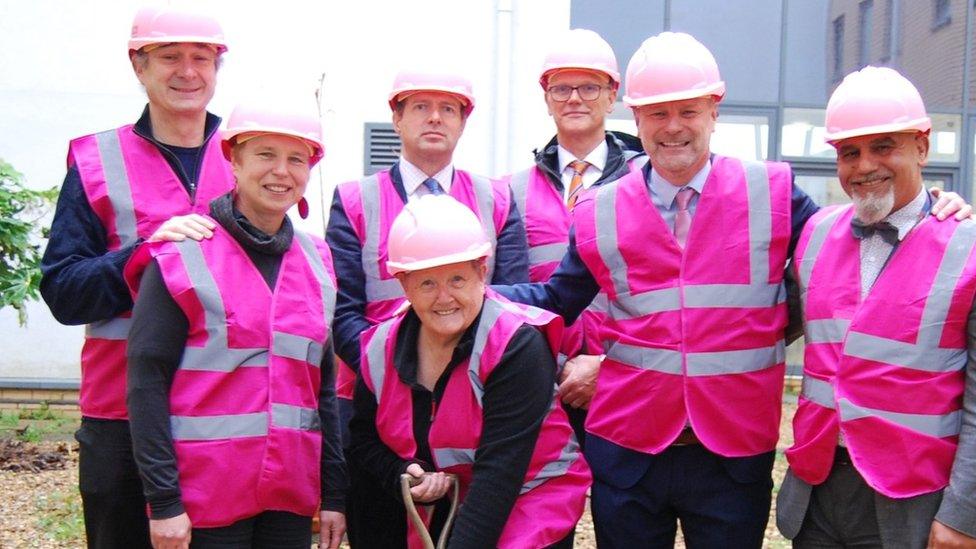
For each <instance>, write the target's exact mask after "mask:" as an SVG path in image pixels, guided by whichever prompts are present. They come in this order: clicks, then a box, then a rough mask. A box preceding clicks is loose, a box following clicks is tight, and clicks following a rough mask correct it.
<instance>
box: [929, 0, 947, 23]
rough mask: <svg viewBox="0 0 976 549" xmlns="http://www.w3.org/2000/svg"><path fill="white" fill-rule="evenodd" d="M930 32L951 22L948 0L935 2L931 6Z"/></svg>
mask: <svg viewBox="0 0 976 549" xmlns="http://www.w3.org/2000/svg"><path fill="white" fill-rule="evenodd" d="M933 8H934V10H933V12H932V15H933V18H932V30H935V29H938V28H941V27H944V26H946V25H948V24H949V23H951V22H952V15H951V13H950V12H951V8H952V6H951V5H950V3H949V0H935V3H934V4H933Z"/></svg>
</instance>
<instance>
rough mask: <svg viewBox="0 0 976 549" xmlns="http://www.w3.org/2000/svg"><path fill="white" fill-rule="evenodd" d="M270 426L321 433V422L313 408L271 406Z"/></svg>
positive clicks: (282, 405)
mask: <svg viewBox="0 0 976 549" xmlns="http://www.w3.org/2000/svg"><path fill="white" fill-rule="evenodd" d="M271 424H272V425H274V426H275V427H284V428H286V429H297V430H299V431H321V430H322V421H321V420H320V419H319V411H318V410H316V409H315V408H302V407H301V406H292V405H291V404H272V405H271Z"/></svg>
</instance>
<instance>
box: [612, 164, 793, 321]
mask: <svg viewBox="0 0 976 549" xmlns="http://www.w3.org/2000/svg"><path fill="white" fill-rule="evenodd" d="M743 167H744V169H745V177H746V185H747V188H748V195H749V208H748V215H749V246H750V248H749V280H750V282H749V284H693V285H692V284H690V285H687V286H684V287H683V292H684V305H685V306H686V307H695V308H712V307H737V308H760V307H770V306H773V305H776V304H779V303H783V302H785V301H786V291H785V288H784V286H783V284H782V283H777V284H770V283H769V282H768V281H769V274H770V272H769V241H770V235H771V234H772V220H771V219H770V212H771V211H772V203H771V199H770V189H769V176H768V174H767V170H766V164H765V163H764V162H743ZM617 190H618V187H617V186H615V185H613V186H609V187H604V188H601V189H600V190H599V191H598V193H597V200H596V204H595V206H594V207H595V214H596V234H597V250H598V252H599V254H600V258H601V259H602V260H603V263H604V264H605V265H606V267H607V269H608V270H609V271H610V276H611V278H612V282H613V286H614V291H615V293H616V294H617V303H611V313H612V314H613V315H614V318H617V319H626V318H638V317H641V316H646V315H648V314H652V313H656V312H663V311H676V310H678V309H680V308H681V299H680V295H681V293H680V292H681V290H679V289H678V288H667V289H663V290H653V291H649V292H643V293H640V294H636V295H631V294H630V287H629V284H628V281H627V272H628V269H627V264H626V261H625V260H624V258H623V256H622V255H621V254H620V247H619V237H618V235H617V224H616V218H617V208H616V201H617Z"/></svg>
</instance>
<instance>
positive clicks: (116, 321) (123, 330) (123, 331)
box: [85, 317, 132, 341]
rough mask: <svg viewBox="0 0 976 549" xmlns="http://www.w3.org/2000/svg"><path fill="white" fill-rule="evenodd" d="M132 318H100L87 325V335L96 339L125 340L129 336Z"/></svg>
mask: <svg viewBox="0 0 976 549" xmlns="http://www.w3.org/2000/svg"><path fill="white" fill-rule="evenodd" d="M131 326H132V318H123V317H117V318H112V319H109V320H99V321H98V322H92V323H91V324H86V325H85V337H87V338H95V339H112V340H115V341H125V340H126V339H128V338H129V328H130V327H131Z"/></svg>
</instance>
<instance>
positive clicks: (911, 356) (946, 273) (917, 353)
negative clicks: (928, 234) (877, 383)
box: [844, 220, 976, 372]
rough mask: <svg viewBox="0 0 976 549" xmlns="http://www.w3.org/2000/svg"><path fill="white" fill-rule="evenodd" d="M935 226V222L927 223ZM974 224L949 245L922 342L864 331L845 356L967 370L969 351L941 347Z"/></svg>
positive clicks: (850, 339)
mask: <svg viewBox="0 0 976 549" xmlns="http://www.w3.org/2000/svg"><path fill="white" fill-rule="evenodd" d="M927 222H928V223H934V221H931V220H929V221H927ZM973 231H974V225H973V224H972V223H968V222H967V223H965V224H961V225H960V226H959V227H957V228H956V230H955V231H954V232H953V233H952V236H951V237H950V238H949V242H948V244H947V245H946V250H945V253H944V254H943V256H942V262H941V263H940V264H939V268H938V270H937V271H936V273H935V280H934V281H933V282H932V289H931V290H930V292H929V295H928V298H927V299H926V300H925V308H924V309H922V319H921V323H920V325H919V330H918V340H917V341H918V343H915V344H911V343H905V342H903V341H897V340H893V339H887V338H882V337H878V336H874V335H868V334H863V333H860V332H854V331H852V332H850V333H849V334H848V335H847V341H846V342H845V344H844V353H845V354H847V355H850V356H856V357H859V358H863V359H867V360H873V361H876V362H883V363H885V364H896V365H899V366H904V367H906V368H911V369H914V370H922V371H926V372H954V371H958V370H962V369H963V368H965V367H966V358H967V353H966V349H943V348H940V347H939V341H940V340H941V339H942V330H943V329H944V326H945V320H946V318H947V317H948V316H949V306H950V305H951V303H952V299H951V298H952V294H953V292H954V291H955V288H956V283H957V282H958V281H959V279H960V278H961V277H962V272H963V269H965V268H966V264H967V263H968V261H969V256H970V254H971V253H972V249H973V243H974V242H976V239H974V238H973Z"/></svg>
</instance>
